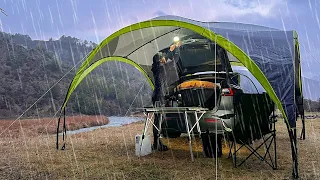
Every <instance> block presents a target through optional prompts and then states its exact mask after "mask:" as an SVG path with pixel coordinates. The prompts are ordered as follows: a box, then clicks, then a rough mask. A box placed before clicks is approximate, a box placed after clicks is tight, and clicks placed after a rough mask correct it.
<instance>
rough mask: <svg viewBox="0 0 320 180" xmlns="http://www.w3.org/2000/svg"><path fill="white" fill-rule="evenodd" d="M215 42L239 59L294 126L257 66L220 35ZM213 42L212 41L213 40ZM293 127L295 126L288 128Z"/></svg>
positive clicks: (286, 119)
mask: <svg viewBox="0 0 320 180" xmlns="http://www.w3.org/2000/svg"><path fill="white" fill-rule="evenodd" d="M209 32H211V31H210V30H205V32H204V34H205V33H209ZM216 37H217V39H216V42H217V43H218V42H220V43H221V44H219V43H218V44H219V45H220V46H221V47H224V48H225V49H226V50H227V51H229V52H230V53H231V54H233V55H234V56H235V57H237V58H238V59H239V61H240V62H241V63H242V64H243V65H244V66H245V67H246V68H247V69H248V70H249V71H250V72H251V73H252V75H253V76H254V77H255V78H256V79H257V80H258V81H259V82H260V84H261V85H262V86H263V87H264V89H265V90H266V92H267V93H268V94H269V96H270V98H271V99H272V100H273V101H274V102H275V104H276V105H277V107H278V108H279V110H280V111H281V113H282V114H283V115H284V119H285V121H286V122H287V123H288V124H289V125H291V124H292V125H295V123H290V122H289V121H288V118H287V114H286V112H285V110H284V108H283V105H282V103H281V101H280V100H279V98H278V96H277V95H276V93H275V91H274V88H272V86H271V84H270V82H269V81H268V80H267V78H266V76H265V75H264V74H263V72H262V71H261V70H260V68H259V67H258V66H257V64H256V63H255V62H254V61H252V60H251V58H250V57H249V56H247V55H246V54H245V53H244V52H243V51H242V50H241V49H240V48H236V47H237V46H236V45H235V44H233V43H232V42H230V41H229V40H227V39H225V38H224V37H222V36H221V35H217V36H216ZM213 40H214V39H213ZM291 127H295V126H290V128H291Z"/></svg>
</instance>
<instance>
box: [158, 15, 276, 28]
mask: <svg viewBox="0 0 320 180" xmlns="http://www.w3.org/2000/svg"><path fill="white" fill-rule="evenodd" d="M152 20H175V21H183V22H187V23H192V24H195V25H198V26H202V27H205V28H207V29H211V28H217V29H225V30H228V29H230V30H231V29H232V30H237V31H246V32H247V31H279V30H278V29H275V28H270V27H265V26H260V25H254V24H244V23H234V22H201V21H196V20H193V19H188V18H184V17H180V16H172V15H167V16H160V17H155V18H153V19H152Z"/></svg>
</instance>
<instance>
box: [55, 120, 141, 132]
mask: <svg viewBox="0 0 320 180" xmlns="http://www.w3.org/2000/svg"><path fill="white" fill-rule="evenodd" d="M108 119H109V123H108V124H106V125H102V126H93V127H88V128H81V129H77V130H73V131H67V134H78V133H82V132H88V131H93V130H96V129H102V128H106V127H118V126H122V125H126V124H131V123H133V122H137V121H141V120H143V118H142V117H118V116H111V117H108ZM60 134H61V133H60Z"/></svg>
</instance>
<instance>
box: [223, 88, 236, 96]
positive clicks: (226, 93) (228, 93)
mask: <svg viewBox="0 0 320 180" xmlns="http://www.w3.org/2000/svg"><path fill="white" fill-rule="evenodd" d="M233 94H234V93H233V90H232V89H231V88H225V89H222V96H233Z"/></svg>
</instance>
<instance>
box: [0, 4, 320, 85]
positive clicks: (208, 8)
mask: <svg viewBox="0 0 320 180" xmlns="http://www.w3.org/2000/svg"><path fill="white" fill-rule="evenodd" d="M0 2H1V3H0V7H1V8H2V9H4V10H5V11H6V13H7V14H8V16H4V15H2V14H0V21H1V22H0V23H1V29H2V31H5V32H11V33H22V34H28V35H30V36H31V38H33V39H49V38H50V37H52V38H54V39H58V38H59V37H60V36H62V35H69V36H74V37H77V38H80V39H87V40H91V41H94V42H97V43H99V42H100V41H102V40H103V39H104V38H106V37H107V36H108V35H110V34H111V33H113V32H115V31H116V30H119V29H121V28H122V27H125V26H127V25H130V24H133V23H136V22H139V21H143V20H147V19H150V18H153V17H156V16H159V15H165V14H170V15H178V16H183V17H187V18H191V19H195V20H200V21H232V22H242V23H252V24H258V25H263V26H269V27H274V28H279V29H286V30H293V29H294V30H296V31H297V32H298V34H299V40H300V44H301V47H300V49H301V56H302V63H303V69H302V70H303V75H304V76H305V77H310V78H313V79H315V80H319V79H320V76H319V74H320V71H319V70H320V50H319V47H320V22H319V18H320V12H319V11H320V1H318V0H287V1H285V0H175V1H167V0H0Z"/></svg>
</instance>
